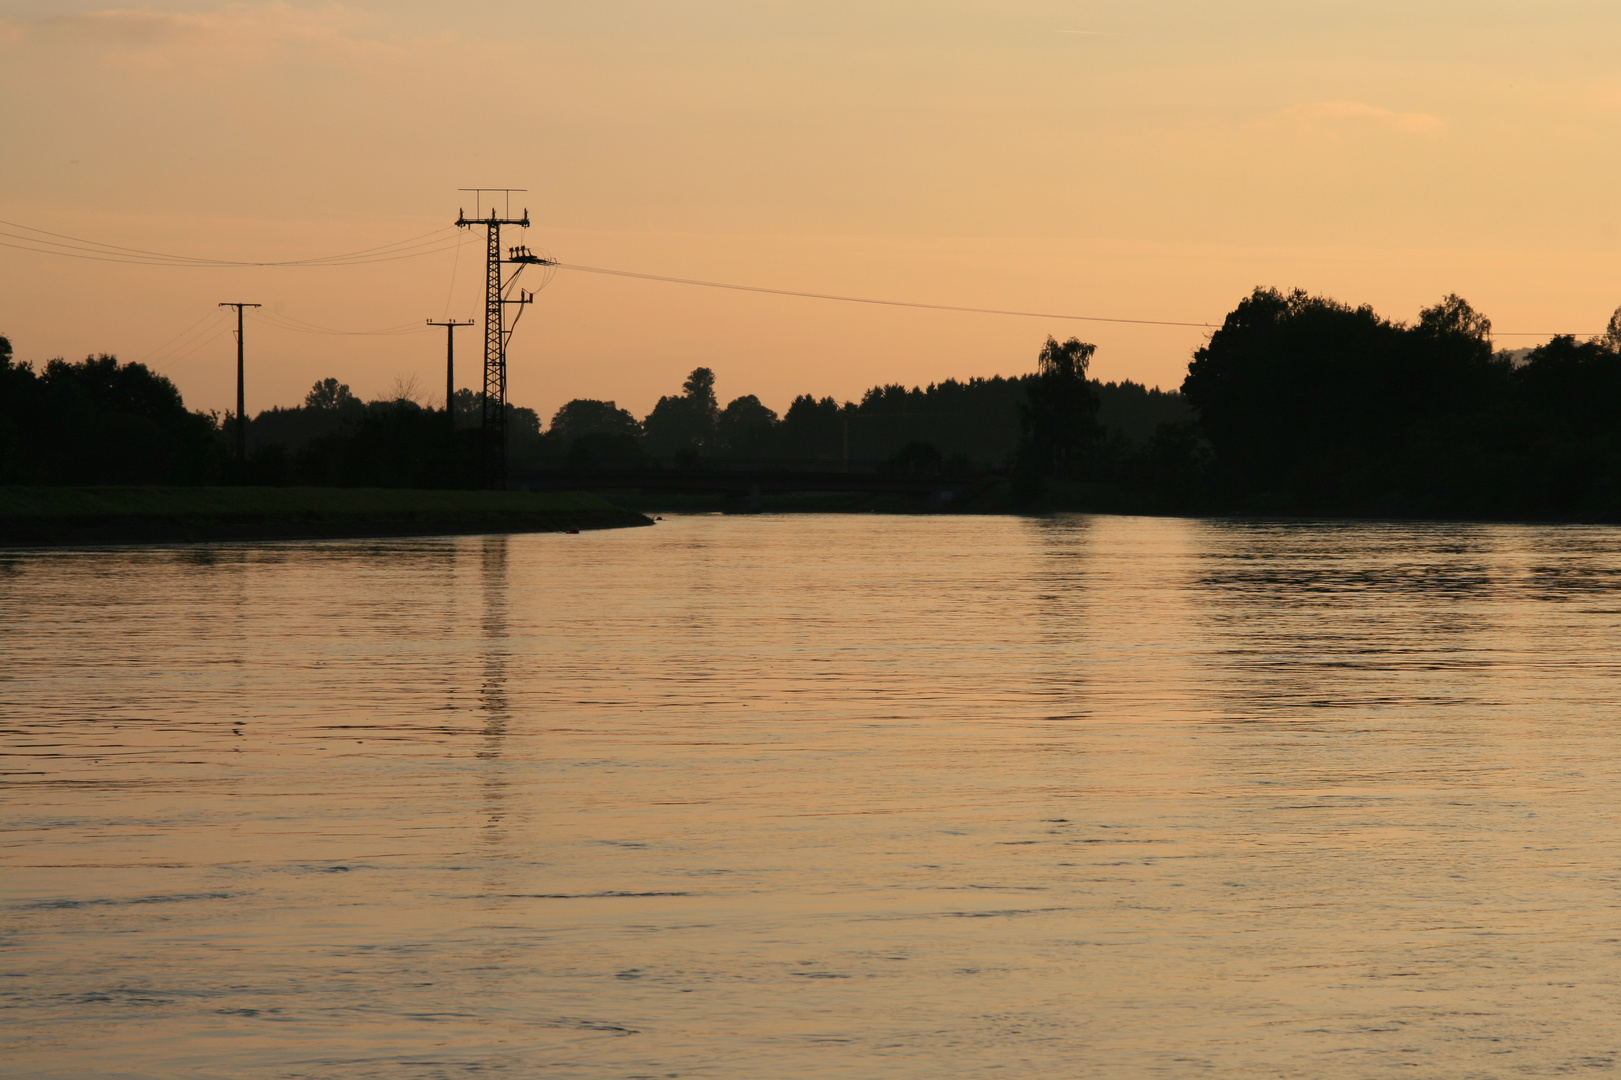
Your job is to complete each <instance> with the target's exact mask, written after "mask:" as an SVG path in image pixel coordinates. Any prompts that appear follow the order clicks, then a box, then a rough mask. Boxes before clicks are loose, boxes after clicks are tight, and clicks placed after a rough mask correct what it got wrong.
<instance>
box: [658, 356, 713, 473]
mask: <svg viewBox="0 0 1621 1080" xmlns="http://www.w3.org/2000/svg"><path fill="white" fill-rule="evenodd" d="M681 391H682V392H681V395H680V396H679V397H669V396H666V397H661V398H659V400H658V404H657V405H655V406H653V411H652V412H651V413H649V414H648V417H647V419H646V420H644V421H643V422H642V430H643V431H644V432H645V433H646V438H647V447H648V449H649V450H650V451H651V452H652V453H654V454H657V455H660V456H663V455H673V454H677V453H688V454H691V453H694V452H696V451H698V450H700V449H702V448H703V447H706V446H708V445H710V444H711V443H712V442H713V441H714V438H715V423H716V421H717V420H718V419H719V417H720V403H719V402H718V401H717V400H716V398H715V373H714V372H713V371H711V370H709V369H708V368H706V367H701V368H694V369H693V371H692V374H691V375H688V376H687V380H686V382H684V383H683V384H682V386H681Z"/></svg>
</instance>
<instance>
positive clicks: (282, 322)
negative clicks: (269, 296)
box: [253, 311, 428, 337]
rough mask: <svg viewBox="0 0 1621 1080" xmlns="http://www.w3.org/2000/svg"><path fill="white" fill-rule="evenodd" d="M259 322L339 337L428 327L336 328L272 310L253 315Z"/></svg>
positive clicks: (413, 331)
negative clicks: (318, 324)
mask: <svg viewBox="0 0 1621 1080" xmlns="http://www.w3.org/2000/svg"><path fill="white" fill-rule="evenodd" d="M253 317H254V319H255V320H256V321H258V322H264V323H268V324H269V325H271V326H274V327H276V328H277V329H278V330H291V331H292V332H293V333H296V334H330V335H333V336H337V337H399V336H401V335H403V334H425V333H427V332H428V329H427V327H425V326H423V325H422V324H421V323H414V322H413V323H401V324H400V325H398V326H385V327H381V328H379V329H376V330H334V329H332V328H331V327H327V326H317V325H316V324H315V323H311V322H305V321H304V320H303V319H295V318H293V317H292V316H291V315H286V314H282V313H279V312H271V311H256V312H254V315H253Z"/></svg>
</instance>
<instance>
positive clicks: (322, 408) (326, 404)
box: [304, 379, 360, 412]
mask: <svg viewBox="0 0 1621 1080" xmlns="http://www.w3.org/2000/svg"><path fill="white" fill-rule="evenodd" d="M359 404H360V399H359V398H357V397H355V395H354V394H352V393H350V392H349V387H348V386H347V385H346V384H344V383H340V382H339V381H338V380H337V379H321V380H319V381H318V382H317V383H316V384H315V385H314V386H312V387H310V392H309V393H308V394H305V395H304V407H305V408H306V409H314V410H317V411H319V412H337V411H339V410H341V409H345V408H350V407H353V406H355V405H359Z"/></svg>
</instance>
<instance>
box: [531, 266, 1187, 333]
mask: <svg viewBox="0 0 1621 1080" xmlns="http://www.w3.org/2000/svg"><path fill="white" fill-rule="evenodd" d="M556 266H557V267H558V269H560V270H578V271H581V272H583V273H587V274H609V275H611V276H613V277H626V278H640V279H641V280H643V281H667V282H670V283H672V284H675V285H701V286H703V287H705V288H708V289H732V290H734V291H736V292H751V293H768V294H770V295H772V296H798V297H803V298H805V299H808V300H839V301H842V302H844V303H847V304H877V305H879V306H881V307H903V308H922V309H924V310H926V311H965V312H969V313H971V314H975V315H1015V316H1018V317H1020V318H1026V319H1071V320H1075V321H1079V322H1106V323H1130V324H1132V325H1135V326H1196V327H1201V328H1203V329H1207V330H1208V329H1214V327H1213V326H1212V325H1211V324H1210V323H1206V322H1173V321H1171V320H1168V319H1116V318H1109V317H1107V316H1103V315H1060V314H1055V313H1053V312H1045V311H1009V310H1004V309H1002V308H981V307H963V306H960V305H957V304H923V303H918V302H917V301H913V300H874V299H872V298H871V297H866V296H839V295H837V294H834V293H813V292H798V291H796V290H793V289H768V288H765V287H764V286H761V285H732V284H729V283H727V282H724V281H700V280H697V279H695V278H678V277H666V276H664V275H662V274H637V273H632V272H631V271H629V270H606V269H603V268H602V267H600V266H577V265H574V264H571V263H557V264H556Z"/></svg>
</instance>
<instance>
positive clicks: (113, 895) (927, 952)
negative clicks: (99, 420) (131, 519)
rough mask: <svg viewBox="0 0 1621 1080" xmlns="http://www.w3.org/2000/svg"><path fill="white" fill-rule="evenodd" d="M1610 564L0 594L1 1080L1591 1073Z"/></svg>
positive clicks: (1137, 556) (247, 572) (1335, 537)
mask: <svg viewBox="0 0 1621 1080" xmlns="http://www.w3.org/2000/svg"><path fill="white" fill-rule="evenodd" d="M1618 645H1621V530H1615V529H1603V528H1584V527H1528V526H1483V525H1432V524H1346V523H1329V524H1321V523H1316V524H1314V523H1298V522H1289V523H1277V522H1273V523H1267V522H1223V521H1187V520H1173V519H1143V518H1124V517H1079V516H1076V517H1053V518H1045V519H1017V518H998V517H905V518H902V517H890V518H886V517H843V516H809V517H771V516H762V517H718V516H695V517H679V518H675V517H672V518H669V519H667V520H665V521H664V522H662V523H660V524H659V525H657V526H656V527H654V528H651V529H636V530H622V531H615V532H601V533H588V534H582V535H579V536H564V535H526V536H511V537H503V536H491V537H471V538H451V539H411V540H390V541H354V542H341V543H334V542H319V543H314V542H312V543H274V544H240V545H213V546H203V547H195V548H156V549H104V550H95V551H89V550H87V551H61V552H12V553H9V554H0V729H3V731H4V740H3V749H4V757H3V758H0V772H3V775H0V825H3V828H4V831H3V835H0V845H3V846H0V1075H4V1076H6V1077H8V1078H9V1077H27V1078H30V1080H33V1078H39V1080H49V1078H74V1080H80V1078H101V1077H118V1078H165V1077H220V1078H231V1080H258V1078H283V1077H310V1078H350V1077H389V1078H419V1077H424V1078H425V1077H461V1076H471V1075H479V1076H506V1077H514V1078H517V1077H525V1078H527V1077H542V1076H544V1077H554V1078H570V1080H572V1078H582V1080H583V1078H592V1080H595V1078H632V1077H658V1078H670V1077H717V1078H720V1077H725V1078H740V1080H741V1078H748V1080H767V1078H769V1080H785V1078H793V1080H799V1078H808V1077H830V1078H831V1077H840V1078H846V1077H857V1078H867V1077H876V1078H885V1077H906V1078H911V1077H918V1078H923V1077H929V1078H935V1077H948V1078H956V1077H963V1078H968V1077H973V1078H980V1077H989V1076H1008V1077H1035V1078H1059V1077H1092V1076H1096V1077H1111V1078H1113V1077H1138V1076H1156V1077H1159V1076H1163V1077H1181V1076H1215V1077H1342V1076H1343V1077H1377V1076H1385V1075H1391V1076H1398V1075H1399V1076H1425V1077H1521V1076H1543V1075H1547V1074H1550V1073H1554V1072H1565V1071H1575V1070H1585V1069H1606V1068H1615V1067H1621V820H1618V817H1621V653H1618V648H1617V646H1618Z"/></svg>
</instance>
